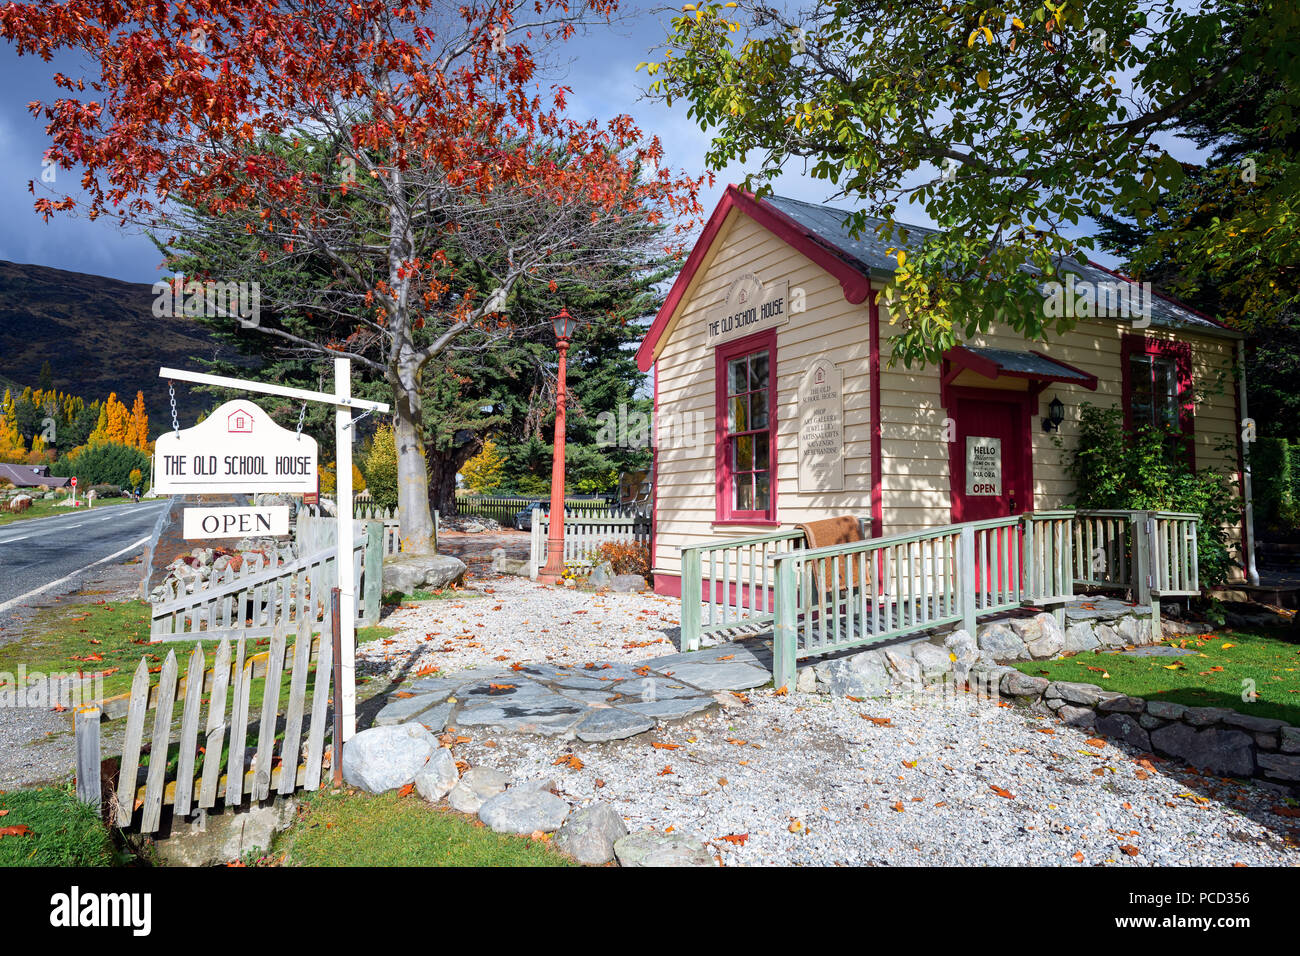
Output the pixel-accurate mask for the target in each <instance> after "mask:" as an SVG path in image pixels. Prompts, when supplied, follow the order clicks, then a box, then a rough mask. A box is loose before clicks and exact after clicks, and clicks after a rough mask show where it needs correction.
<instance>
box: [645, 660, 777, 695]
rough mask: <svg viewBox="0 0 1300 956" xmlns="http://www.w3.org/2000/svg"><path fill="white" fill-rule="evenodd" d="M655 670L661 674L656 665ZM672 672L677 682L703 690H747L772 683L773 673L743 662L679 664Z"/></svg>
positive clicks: (672, 668)
mask: <svg viewBox="0 0 1300 956" xmlns="http://www.w3.org/2000/svg"><path fill="white" fill-rule="evenodd" d="M655 670H656V671H658V672H659V673H663V671H659V670H658V667H657V665H656V667H655ZM664 670H671V671H672V677H673V678H674V679H675V680H678V681H682V682H683V683H686V684H691V685H693V686H695V687H699V688H700V689H702V690H747V689H748V688H750V687H761V686H762V685H764V684H767V683H770V682H771V680H772V672H771V671H768V670H764V669H763V668H760V667H755V666H754V665H753V664H746V663H743V662H741V661H700V662H698V663H696V662H692V663H688V664H679V665H677V666H676V667H671V668H664Z"/></svg>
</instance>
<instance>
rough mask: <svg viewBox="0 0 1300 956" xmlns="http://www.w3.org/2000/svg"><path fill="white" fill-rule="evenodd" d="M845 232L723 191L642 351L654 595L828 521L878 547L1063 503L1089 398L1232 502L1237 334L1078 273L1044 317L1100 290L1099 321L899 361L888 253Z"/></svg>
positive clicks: (1236, 468) (796, 209)
mask: <svg viewBox="0 0 1300 956" xmlns="http://www.w3.org/2000/svg"><path fill="white" fill-rule="evenodd" d="M844 218H845V213H843V212H842V211H839V210H835V209H831V208H828V207H825V206H816V205H810V204H808V203H803V202H798V201H795V200H790V199H783V198H779V197H767V198H762V199H758V198H755V197H754V196H752V195H751V194H749V193H746V192H744V191H742V190H740V189H738V188H736V187H734V186H733V187H730V188H728V190H727V191H726V193H725V194H724V196H723V198H722V200H721V202H720V203H719V205H718V207H717V209H716V210H715V211H714V213H713V215H712V217H711V218H710V220H709V222H708V224H707V226H706V228H705V230H704V232H703V235H702V236H701V238H700V240H699V242H698V243H697V244H696V246H695V248H694V250H693V251H692V253H691V255H690V257H689V258H688V260H687V262H686V264H685V267H684V268H683V270H682V272H681V273H680V275H679V276H678V277H677V280H676V282H675V284H674V285H673V287H672V289H671V291H670V293H669V295H668V297H667V300H666V302H665V303H664V306H663V308H662V309H661V310H660V311H659V313H658V315H657V317H656V318H655V320H654V322H653V324H652V326H651V328H650V330H649V332H648V334H647V336H646V338H645V340H644V341H643V343H642V344H641V347H640V350H639V351H638V353H637V358H638V362H639V363H640V367H641V368H642V369H643V370H649V369H651V368H652V367H653V369H654V387H655V421H656V426H657V436H656V460H655V487H654V511H655V522H654V529H655V533H654V538H653V550H654V555H653V565H654V579H655V589H656V590H657V591H659V592H661V593H667V594H680V592H681V587H682V584H681V581H682V578H681V574H682V566H681V549H682V548H690V547H692V546H699V545H703V544H709V543H712V542H718V541H720V540H726V539H734V538H745V537H747V536H749V537H760V536H770V535H772V534H774V533H779V532H782V531H789V532H793V531H794V526H795V525H796V524H798V523H801V522H807V521H811V520H816V519H820V518H826V517H829V516H833V515H844V514H851V515H858V516H861V517H862V518H863V519H864V525H865V526H866V530H867V532H868V533H869V536H870V537H871V538H879V537H881V536H885V535H896V534H899V533H905V532H916V531H922V530H924V529H932V528H936V527H939V526H943V525H949V524H953V523H957V522H965V521H972V520H976V519H991V518H997V517H1000V516H1007V515H1016V514H1022V513H1025V512H1029V511H1046V510H1050V509H1059V508H1063V507H1068V506H1069V505H1071V504H1072V495H1073V492H1074V488H1073V486H1072V482H1071V480H1070V477H1069V474H1068V470H1067V463H1068V460H1069V456H1070V453H1071V450H1072V448H1073V447H1074V445H1075V443H1076V441H1077V424H1078V416H1079V407H1080V404H1081V403H1083V402H1085V401H1086V402H1091V403H1093V404H1095V405H1101V406H1109V405H1119V406H1121V407H1123V408H1124V409H1125V414H1126V417H1127V419H1128V421H1129V422H1130V424H1137V423H1139V422H1141V421H1152V422H1165V423H1173V422H1177V423H1178V424H1179V425H1180V426H1181V430H1182V431H1183V433H1184V434H1186V435H1187V436H1189V437H1188V439H1187V441H1188V445H1189V452H1190V454H1191V455H1192V457H1193V458H1194V461H1195V463H1196V466H1197V467H1206V466H1211V467H1216V468H1222V469H1223V470H1224V471H1225V472H1227V473H1230V474H1231V475H1232V476H1233V477H1234V480H1235V481H1236V482H1237V485H1238V488H1239V489H1240V488H1241V484H1242V483H1241V481H1240V478H1241V472H1242V467H1241V446H1240V441H1239V438H1240V435H1239V432H1240V425H1239V424H1238V423H1239V422H1240V421H1241V418H1242V415H1241V413H1240V410H1239V397H1238V396H1239V392H1238V380H1237V377H1236V376H1235V374H1234V372H1235V367H1236V365H1237V362H1238V349H1237V345H1238V339H1239V338H1240V336H1239V334H1238V333H1236V332H1234V331H1233V330H1231V329H1228V328H1226V327H1224V326H1222V325H1220V324H1219V323H1217V322H1215V321H1213V320H1212V319H1210V318H1208V317H1206V316H1203V315H1201V314H1199V313H1197V312H1194V311H1192V310H1190V309H1188V308H1186V307H1184V306H1181V305H1179V304H1177V303H1175V302H1172V301H1170V300H1168V299H1165V298H1161V297H1159V296H1151V295H1150V294H1149V293H1148V292H1144V290H1143V289H1141V288H1140V287H1138V286H1136V285H1134V284H1132V283H1130V282H1128V280H1125V279H1123V278H1122V277H1120V276H1117V275H1116V274H1114V273H1110V272H1108V271H1106V270H1104V269H1102V268H1101V267H1099V266H1087V267H1080V276H1079V277H1078V279H1077V281H1076V280H1072V283H1071V285H1069V286H1067V287H1066V288H1064V289H1063V290H1061V294H1060V295H1059V296H1057V297H1055V298H1049V299H1048V300H1047V304H1046V306H1045V307H1046V308H1049V309H1054V308H1062V309H1069V308H1077V303H1078V302H1080V301H1084V300H1087V301H1091V298H1094V297H1097V294H1098V293H1100V297H1101V298H1103V299H1104V298H1105V297H1106V294H1107V293H1110V298H1111V299H1112V300H1115V301H1112V302H1110V304H1109V306H1108V307H1107V306H1106V304H1105V303H1104V302H1103V310H1106V309H1107V308H1108V314H1107V315H1105V316H1103V317H1099V318H1091V317H1089V318H1080V319H1078V321H1077V323H1076V324H1075V326H1074V327H1073V329H1072V330H1071V331H1070V332H1068V333H1065V334H1062V335H1057V336H1054V337H1053V338H1052V339H1051V340H1050V341H1048V342H1046V343H1043V342H1031V341H1028V340H1026V339H1025V338H1024V337H1023V336H1021V335H1019V334H1015V333H1010V332H992V333H990V334H987V335H981V336H977V337H975V338H974V339H972V340H970V341H968V342H967V343H965V344H964V345H963V346H962V347H960V348H956V349H953V350H951V351H949V352H948V353H947V354H946V356H945V358H944V360H943V361H942V363H940V364H936V365H932V366H929V367H924V368H919V369H912V370H908V369H905V368H903V367H901V366H899V367H890V366H889V362H888V358H889V355H890V346H891V343H890V340H891V338H892V337H893V336H894V335H895V334H897V330H896V328H895V327H894V326H892V325H891V324H890V317H889V315H888V311H887V309H886V308H885V307H884V306H883V305H880V306H878V305H877V304H876V302H875V299H876V293H877V292H878V291H879V290H880V289H881V288H882V287H883V286H884V285H885V284H887V283H888V282H889V281H890V280H891V277H892V275H893V269H894V266H895V265H896V259H895V257H894V256H893V255H891V254H889V252H888V251H887V248H886V245H885V244H884V243H883V242H880V241H878V240H877V239H876V238H875V237H874V235H872V234H871V233H870V232H869V231H868V232H867V234H865V235H864V236H863V237H861V238H858V239H854V238H852V237H851V236H850V234H849V233H848V231H847V230H846V229H845V228H844V226H843V220H844ZM924 231H925V230H921V229H914V230H913V232H915V233H924ZM1087 311H1089V310H1088V309H1085V308H1078V311H1076V312H1074V313H1070V314H1074V315H1078V314H1081V313H1083V312H1087ZM1053 418H1058V419H1059V428H1057V429H1056V430H1052V429H1051V426H1052V425H1053V424H1054V422H1053ZM1058 437H1059V444H1058ZM1239 493H1243V492H1241V491H1240V490H1239ZM1243 496H1244V495H1243ZM1242 527H1244V520H1243V526H1242ZM1242 527H1238V528H1237V529H1236V530H1235V531H1234V534H1236V535H1237V536H1240V535H1241V534H1242ZM770 586H771V585H770V582H769V583H768V584H767V585H765V586H764V587H763V588H762V590H764V591H767V590H769V589H770Z"/></svg>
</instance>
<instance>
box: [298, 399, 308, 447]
mask: <svg viewBox="0 0 1300 956" xmlns="http://www.w3.org/2000/svg"><path fill="white" fill-rule="evenodd" d="M306 417H307V403H306V402H303V403H302V408H301V409H299V411H298V441H302V420H303V419H304V418H306Z"/></svg>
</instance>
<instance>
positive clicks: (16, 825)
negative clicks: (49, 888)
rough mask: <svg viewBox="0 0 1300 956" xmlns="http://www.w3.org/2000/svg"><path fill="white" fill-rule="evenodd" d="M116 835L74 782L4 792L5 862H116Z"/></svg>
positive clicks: (0, 811) (0, 807)
mask: <svg viewBox="0 0 1300 956" xmlns="http://www.w3.org/2000/svg"><path fill="white" fill-rule="evenodd" d="M114 862H117V857H116V853H115V850H114V847H113V840H112V837H111V836H110V834H109V832H108V828H107V827H105V826H104V824H103V823H102V822H100V819H99V812H98V809H97V808H94V807H89V806H87V805H86V804H84V803H79V802H78V801H77V798H76V796H75V794H74V792H73V790H72V788H71V787H42V788H40V789H38V790H15V791H13V792H12V793H0V867H8V866H111V865H112V864H113V863H114Z"/></svg>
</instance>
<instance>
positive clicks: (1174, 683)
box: [1014, 629, 1300, 725]
mask: <svg viewBox="0 0 1300 956" xmlns="http://www.w3.org/2000/svg"><path fill="white" fill-rule="evenodd" d="M1288 638H1289V639H1288ZM1164 643H1165V644H1168V645H1171V646H1174V647H1179V646H1181V647H1186V648H1189V649H1191V650H1194V651H1196V653H1195V654H1188V655H1186V656H1181V657H1130V656H1128V655H1124V654H1118V653H1113V652H1112V653H1100V654H1099V653H1084V654H1076V655H1074V656H1073V657H1063V658H1060V659H1058V660H1053V661H1019V662H1017V663H1016V664H1015V665H1014V666H1015V667H1016V669H1017V670H1020V671H1021V672H1023V673H1025V674H1032V675H1034V676H1035V677H1046V678H1048V679H1049V680H1062V681H1078V682H1081V683H1086V684H1096V685H1098V686H1099V687H1103V688H1105V689H1106V690H1113V691H1119V692H1120V693H1122V694H1128V695H1130V696H1132V697H1144V698H1147V699H1149V700H1168V701H1172V702H1174V703H1177V704H1186V705H1187V706H1189V707H1228V708H1231V709H1232V710H1236V711H1240V712H1241V713H1243V714H1251V715H1252V716H1255V717H1264V718H1273V719H1276V720H1284V721H1286V722H1287V723H1289V724H1295V725H1300V644H1298V643H1296V641H1295V637H1294V636H1292V635H1290V634H1289V633H1288V632H1287V631H1285V630H1282V629H1277V630H1258V631H1235V630H1223V631H1217V632H1215V633H1213V634H1200V635H1194V636H1188V637H1186V638H1180V639H1178V640H1176V641H1165V642H1164ZM1252 689H1253V691H1254V693H1255V695H1256V696H1255V699H1254V700H1253V701H1252V700H1248V699H1247V700H1243V694H1245V693H1248V692H1249V691H1251V690H1252Z"/></svg>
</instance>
